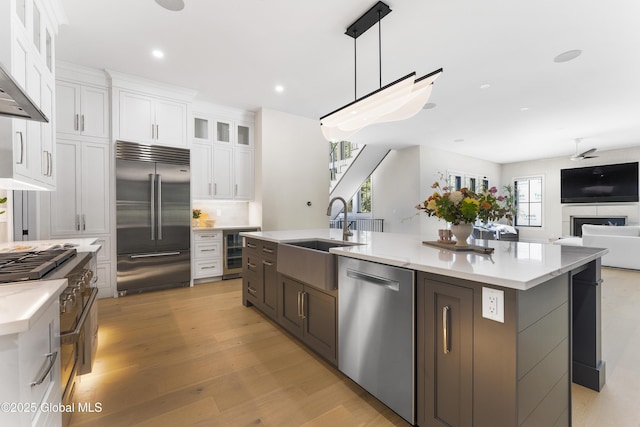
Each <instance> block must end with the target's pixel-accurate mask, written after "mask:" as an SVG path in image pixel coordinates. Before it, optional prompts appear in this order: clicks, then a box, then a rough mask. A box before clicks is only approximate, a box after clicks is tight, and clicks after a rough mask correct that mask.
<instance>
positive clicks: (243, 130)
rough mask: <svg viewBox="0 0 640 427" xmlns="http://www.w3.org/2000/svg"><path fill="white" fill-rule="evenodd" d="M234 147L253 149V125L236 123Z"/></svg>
mask: <svg viewBox="0 0 640 427" xmlns="http://www.w3.org/2000/svg"><path fill="white" fill-rule="evenodd" d="M236 145H239V146H241V147H246V148H249V147H253V125H252V124H251V123H246V122H237V123H236Z"/></svg>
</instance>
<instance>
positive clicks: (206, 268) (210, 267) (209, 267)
mask: <svg viewBox="0 0 640 427" xmlns="http://www.w3.org/2000/svg"><path fill="white" fill-rule="evenodd" d="M212 268H216V266H215V265H210V266H207V267H202V270H210V269H212Z"/></svg>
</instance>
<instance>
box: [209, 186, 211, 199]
mask: <svg viewBox="0 0 640 427" xmlns="http://www.w3.org/2000/svg"><path fill="white" fill-rule="evenodd" d="M209 195H210V196H211V183H209Z"/></svg>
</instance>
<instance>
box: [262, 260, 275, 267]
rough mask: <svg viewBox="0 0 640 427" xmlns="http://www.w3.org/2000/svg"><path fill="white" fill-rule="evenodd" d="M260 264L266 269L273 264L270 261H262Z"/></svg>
mask: <svg viewBox="0 0 640 427" xmlns="http://www.w3.org/2000/svg"><path fill="white" fill-rule="evenodd" d="M262 263H263V264H264V265H266V266H268V267H271V266H273V263H272V262H271V261H264V260H263V261H262Z"/></svg>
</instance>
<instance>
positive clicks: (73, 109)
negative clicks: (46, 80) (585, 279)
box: [56, 81, 80, 134]
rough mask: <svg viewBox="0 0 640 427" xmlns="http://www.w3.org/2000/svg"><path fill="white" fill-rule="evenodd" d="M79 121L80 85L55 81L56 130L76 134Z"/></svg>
mask: <svg viewBox="0 0 640 427" xmlns="http://www.w3.org/2000/svg"><path fill="white" fill-rule="evenodd" d="M79 121H80V85H77V84H74V83H67V82H61V81H58V82H56V128H57V129H56V131H57V132H60V133H69V134H77V133H78V132H79Z"/></svg>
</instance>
